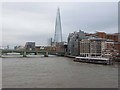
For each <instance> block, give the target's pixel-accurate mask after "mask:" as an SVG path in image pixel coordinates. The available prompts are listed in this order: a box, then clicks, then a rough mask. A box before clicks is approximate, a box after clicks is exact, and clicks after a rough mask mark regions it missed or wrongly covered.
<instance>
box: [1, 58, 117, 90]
mask: <svg viewBox="0 0 120 90" xmlns="http://www.w3.org/2000/svg"><path fill="white" fill-rule="evenodd" d="M2 87H3V88H118V65H117V64H114V65H98V64H90V63H89V64H87V63H79V62H74V61H73V58H67V57H58V56H49V57H44V56H31V57H27V58H20V57H18V58H15V57H14V58H12V57H11V58H3V59H2Z"/></svg>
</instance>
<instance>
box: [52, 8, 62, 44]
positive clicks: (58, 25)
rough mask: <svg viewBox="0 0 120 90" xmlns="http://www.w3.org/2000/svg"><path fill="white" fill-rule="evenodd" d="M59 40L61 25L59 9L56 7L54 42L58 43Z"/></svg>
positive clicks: (60, 37) (60, 40) (60, 38)
mask: <svg viewBox="0 0 120 90" xmlns="http://www.w3.org/2000/svg"><path fill="white" fill-rule="evenodd" d="M59 42H62V27H61V18H60V10H59V8H58V9H57V16H56V22H55V35H54V43H59Z"/></svg>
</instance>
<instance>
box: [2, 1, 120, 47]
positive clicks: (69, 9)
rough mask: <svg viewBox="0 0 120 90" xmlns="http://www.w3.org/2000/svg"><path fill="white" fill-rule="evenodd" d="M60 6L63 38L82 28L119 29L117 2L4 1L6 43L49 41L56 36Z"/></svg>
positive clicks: (4, 37) (3, 27) (89, 29)
mask: <svg viewBox="0 0 120 90" xmlns="http://www.w3.org/2000/svg"><path fill="white" fill-rule="evenodd" d="M58 7H59V8H60V14H61V24H62V33H63V35H62V36H63V41H66V39H67V37H68V34H69V33H71V32H74V31H78V30H79V29H81V30H83V31H85V32H88V33H95V32H96V31H102V32H106V33H117V32H118V3H117V2H72V3H70V2H61V3H57V2H56V3H54V2H4V3H2V40H3V43H2V44H3V45H10V46H15V45H25V43H26V42H27V41H35V42H36V45H46V44H47V41H48V39H49V38H51V37H52V38H54V33H55V20H56V13H57V8H58Z"/></svg>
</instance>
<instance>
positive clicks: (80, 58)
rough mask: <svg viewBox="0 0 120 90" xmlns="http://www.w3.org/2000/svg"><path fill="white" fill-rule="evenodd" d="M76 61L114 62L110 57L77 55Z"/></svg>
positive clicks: (106, 63)
mask: <svg viewBox="0 0 120 90" xmlns="http://www.w3.org/2000/svg"><path fill="white" fill-rule="evenodd" d="M74 61H76V62H85V63H95V64H105V65H111V64H113V62H112V60H111V59H109V58H102V57H101V58H98V57H75V60H74Z"/></svg>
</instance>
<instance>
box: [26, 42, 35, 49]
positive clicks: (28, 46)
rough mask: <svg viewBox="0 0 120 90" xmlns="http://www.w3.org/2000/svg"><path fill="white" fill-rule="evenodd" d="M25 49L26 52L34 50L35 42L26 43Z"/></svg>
mask: <svg viewBox="0 0 120 90" xmlns="http://www.w3.org/2000/svg"><path fill="white" fill-rule="evenodd" d="M25 49H26V50H35V42H26V44H25Z"/></svg>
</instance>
